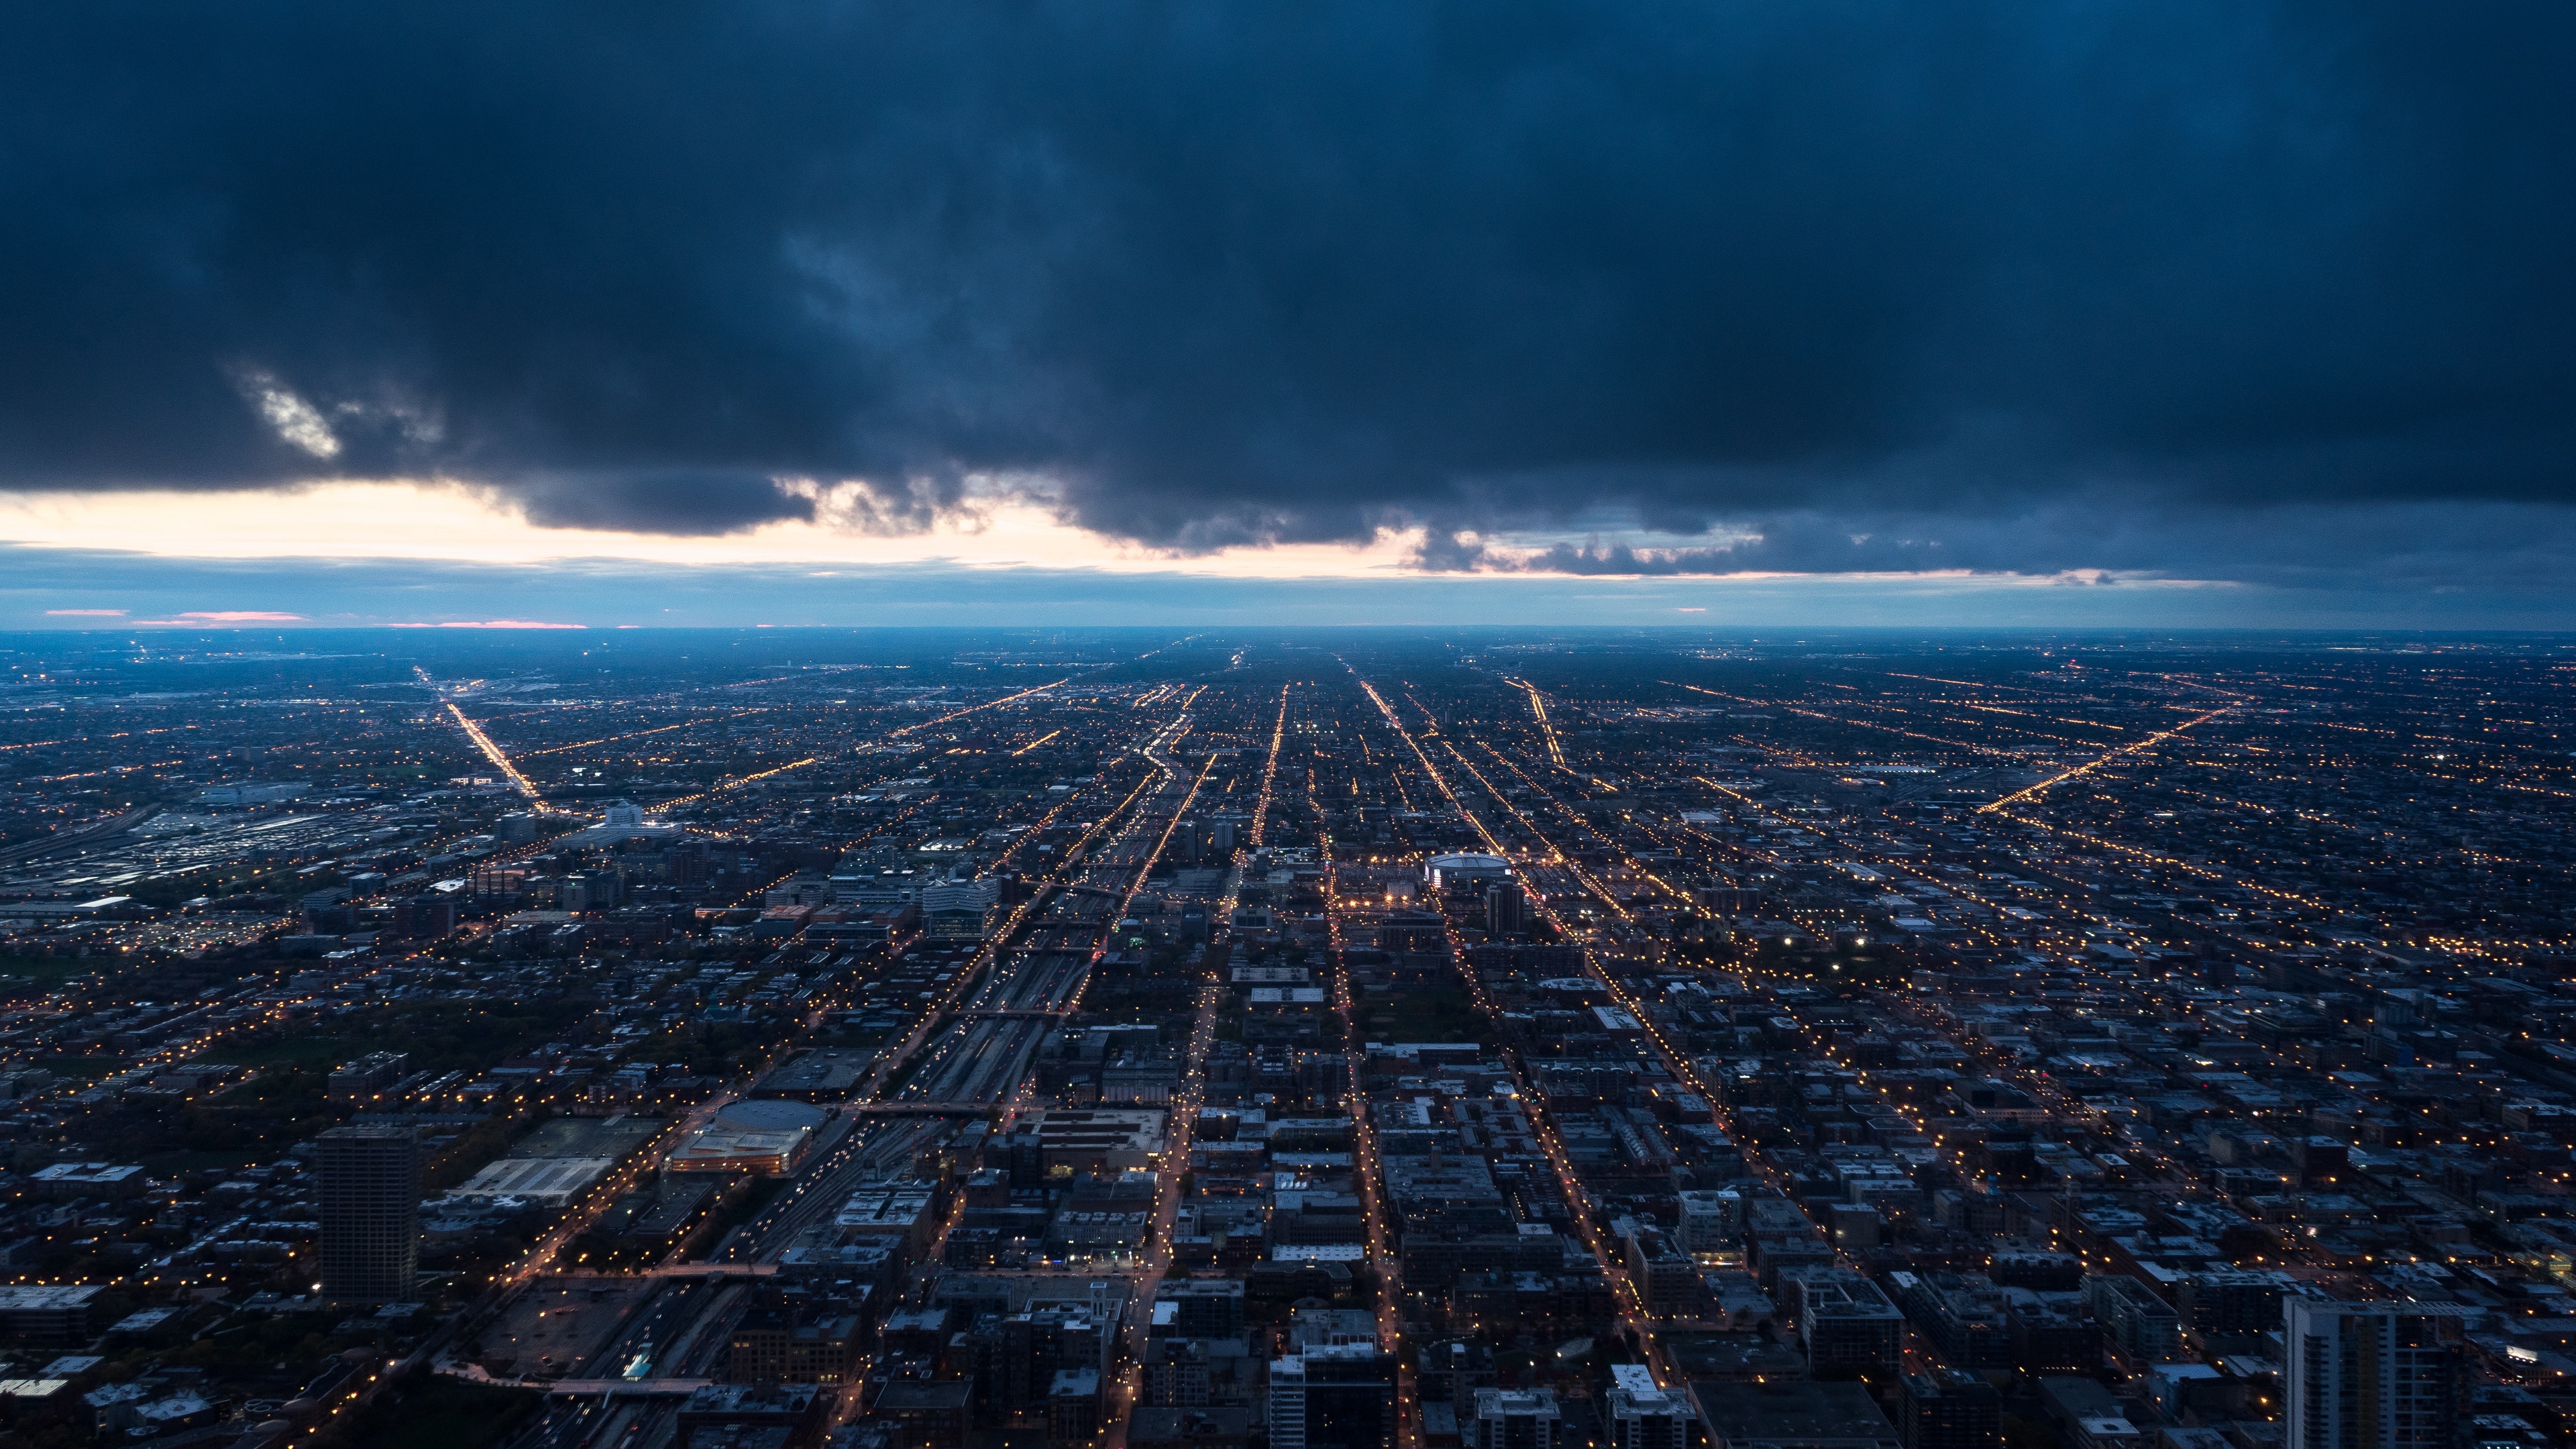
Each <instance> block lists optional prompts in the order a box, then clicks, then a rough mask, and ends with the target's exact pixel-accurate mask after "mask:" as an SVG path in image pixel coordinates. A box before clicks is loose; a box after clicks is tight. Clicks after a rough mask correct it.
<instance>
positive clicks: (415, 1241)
mask: <svg viewBox="0 0 2576 1449" xmlns="http://www.w3.org/2000/svg"><path fill="white" fill-rule="evenodd" d="M317 1145H318V1146H319V1147H320V1148H321V1159H320V1167H321V1174H322V1291H323V1292H324V1293H325V1294H326V1295H328V1296H329V1297H330V1298H331V1299H332V1301H334V1302H340V1303H399V1302H402V1301H404V1300H406V1299H408V1298H410V1297H411V1295H412V1288H413V1282H414V1279H415V1277H416V1276H417V1273H418V1269H419V1266H420V1144H419V1141H418V1139H416V1138H415V1137H414V1136H413V1135H412V1131H411V1129H410V1128H408V1127H394V1126H378V1125H374V1124H369V1123H361V1124H357V1125H353V1126H348V1127H334V1128H332V1129H331V1130H330V1131H328V1132H325V1133H323V1134H322V1135H321V1137H320V1138H318V1139H317Z"/></svg>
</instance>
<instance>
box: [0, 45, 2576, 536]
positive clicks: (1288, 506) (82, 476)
mask: <svg viewBox="0 0 2576 1449" xmlns="http://www.w3.org/2000/svg"><path fill="white" fill-rule="evenodd" d="M2571 66H2576V19H2571V17H2570V15H2569V13H2568V12H2566V11H2565V10H2563V9H2562V8H2559V7H2549V6H2540V5H2531V6H2512V5H2499V6H2482V7H2474V8H2468V7H2422V6H2400V5H2394V4H2386V5H2373V4H2332V5H2297V4H2272V5H2239V4H2215V3H2212V4H2174V3H2165V0H2158V3H2139V4H2128V5H2119V4H2112V5H2099V4H2082V5H2077V4H2064V5H2054V6H2050V5H2036V6H2034V5H2019V4H2000V3H1998V4H1984V5H1981V4H1960V5H1937V6H1922V5H1896V4H1842V5H1799V6H1767V5H1749V4H1747V5H1735V4H1694V5H1687V6H1682V5H1653V4H1646V5H1635V6H1601V5H1587V4H1575V3H1563V4H1549V3H1517V4H1511V3H1507V4H1499V5H1498V4H1482V3H1480V4H1474V5H1465V4H1461V5H1454V6H1453V5H1410V6H1407V5H1387V4H1379V3H1370V4H1346V5H1329V4H1328V5H1318V6H1298V7H1289V8H1285V9H1262V8H1258V7H1254V8H1246V7H1241V6H1222V5H1204V6H1201V5H1174V4H1157V5H1141V4H1140V5H1131V6H1118V5H1105V6H1069V5H1030V6H998V5H951V6H902V7H894V6H887V7H877V6H867V5H830V6H824V5H807V4H787V3H767V4H750V5H740V6H721V7H680V6H645V7H636V6H631V5H607V4H588V5H584V4H566V5H556V6H548V7H529V6H519V5H477V4H470V3H469V4H458V3H443V4H438V5H399V6H393V7H354V8H353V7H339V6H320V5H292V4H276V3H266V4H260V3H254V4H247V5H238V6H225V7H204V6H181V5H130V6H115V7H96V6H91V7H51V8H40V9H31V10H28V11H26V12H24V13H22V14H21V15H20V16H18V17H17V21H16V26H15V30H14V33H13V37H12V43H11V44H10V45H9V46H8V47H6V48H5V49H0V115H5V117H6V125H7V132H8V135H9V137H10V144H9V146H8V148H7V150H6V154H5V157H4V158H0V209H5V212H6V214H7V215H8V216H9V217H10V218H11V220H10V223H9V224H8V225H7V226H6V227H0V311H5V315H6V317H7V319H8V326H7V336H8V338H9V344H10V345H9V346H8V347H6V348H5V349H0V486H5V487H7V488H11V489H18V490H55V489H102V488H135V487H185V488H207V489H232V488H257V487H269V486H277V485H282V484H291V483H295V482H299V481H305V480H312V479H317V478H333V477H361V478H368V477H374V478H382V477H411V478H442V479H448V480H453V481H455V482H458V483H461V484H464V485H466V486H469V487H473V488H476V489H478V490H481V491H482V492H484V493H485V494H486V495H487V496H490V497H493V498H495V499H497V500H499V501H501V502H503V503H505V504H506V505H508V506H511V507H513V508H515V509H517V510H518V511H520V512H522V513H523V514H524V515H525V516H527V517H528V518H529V519H531V520H532V521H534V522H537V523H539V524H544V525H552V526H583V527H608V528H624V529H637V530H645V531H655V532H665V533H720V532H726V531H732V530H739V529H743V528H747V527H753V526H757V525H759V524H761V523H763V522H766V521H770V520H773V519H779V518H803V517H815V516H817V510H818V509H828V510H830V512H829V515H828V516H829V518H830V520H831V521H835V522H840V523H843V524H845V525H847V526H852V527H857V528H861V529H867V530H874V531H893V532H900V531H906V530H917V529H920V528H922V527H926V526H928V525H929V524H931V523H932V522H934V521H936V520H937V519H939V518H940V517H942V516H943V515H944V514H947V513H950V512H953V511H956V510H960V509H967V508H972V507H974V506H975V501H976V498H977V497H978V496H979V494H982V493H989V491H990V490H991V489H992V488H994V487H996V486H1007V487H1012V488H1020V489H1025V490H1034V491H1035V492H1036V494H1037V495H1038V496H1041V497H1043V498H1045V499H1047V500H1049V501H1050V506H1052V507H1054V508H1056V509H1057V510H1058V511H1059V512H1060V513H1061V515H1062V516H1063V517H1064V518H1065V519H1066V521H1068V522H1069V523H1072V524H1075V525H1078V526H1080V527H1082V528H1086V529H1091V530H1095V531H1097V532H1100V533H1102V534H1106V535H1110V536H1113V537H1117V538H1121V539H1128V540H1135V541H1140V542H1143V543H1145V544H1148V545H1152V546H1156V547H1162V548H1168V549H1172V550H1176V551H1200V550H1208V549H1215V548H1223V547H1228V546H1235V545H1244V544H1260V543H1266V542H1284V541H1337V540H1350V541H1357V540H1365V539H1368V538H1370V537H1372V536H1374V535H1375V534H1376V533H1377V531H1378V530H1381V529H1386V528H1420V529H1422V530H1424V542H1423V544H1422V551H1421V559H1422V561H1423V562H1425V563H1427V564H1430V565H1433V566H1436V567H1445V568H1458V569H1475V568H1487V569H1491V568H1510V569H1549V570H1559V571H1573V572H1673V571H1682V572H1704V571H1717V572H1724V571H1733V570H1740V569H1748V568H1750V569H1770V568H1781V569H1791V570H1809V569H1824V570H1832V569H1898V570H1910V569H1924V568H1972V569H1993V570H2009V571H2021V572H2049V573H2054V572H2062V571H2070V570H2085V569H2110V570H2135V571H2139V572H2148V573H2167V574H2185V575H2195V574H2199V575H2214V576H2229V577H2247V578H2254V577H2263V578H2272V579H2282V580H2299V579H2305V578H2310V577H2324V576H2327V575H2335V576H2339V577H2349V576H2350V575H2351V574H2353V573H2354V572H2355V571H2359V572H2361V573H2363V574H2373V573H2377V574H2384V575H2385V576H2387V577H2390V578H2391V579H2394V580H2404V581H2408V582H2410V583H2423V584H2431V585H2434V586H2439V585H2440V584H2442V583H2443V582H2445V581H2446V580H2452V579H2458V578H2464V577H2472V576H2475V577H2482V578H2492V577H2493V575H2494V572H2495V570H2496V569H2497V568H2498V567H2502V568H2504V569H2505V570H2506V571H2507V572H2508V573H2517V574H2519V573H2529V574H2530V575H2532V576H2533V577H2544V576H2547V575H2549V574H2550V573H2552V572H2553V571H2556V570H2559V569H2563V568H2564V566H2565V564H2566V563H2567V561H2568V560H2569V559H2570V558H2571V557H2576V548H2571V547H2570V543H2571V539H2576V529H2571V527H2570V525H2569V522H2568V519H2569V512H2568V509H2567V505H2568V504H2569V503H2570V502H2571V501H2576V475H2572V474H2571V461H2576V439H2571V436H2570V418H2571V417H2576V407H2571V402H2576V396H2572V395H2571V393H2572V392H2576V390H2571V386H2570V384H2571V381H2576V376H2572V374H2576V368H2571V355H2570V348H2571V343H2570V338H2571V337H2576V327H2571V325H2570V324H2571V322H2576V316H2571V311H2576V309H2571V306H2570V283H2569V281H2568V268H2567V265H2566V259H2567V257H2568V256H2570V255H2576V227H2571V205H2576V200H2572V199H2571V192H2570V189H2569V188H2568V187H2567V185H2566V184H2565V179H2566V175H2567V171H2568V161H2569V153H2570V149H2571V148H2570V141H2571V135H2576V102H2571V100H2570V98H2569V92H2568V91H2567V89H2566V87H2565V85H2564V83H2563V81H2564V77H2565V76H2566V75H2567V74H2568V73H2569V71H2570V69H2571ZM996 479H1002V480H1012V481H1010V482H1009V483H1007V484H1003V485H997V484H995V483H994V482H993V481H992V480H996ZM1605 518H1607V519H1611V520H1614V521H1615V522H1616V524H1617V528H1616V529H1614V530H1613V532H1612V534H1610V535H1608V536H1604V537H1599V538H1596V537H1593V536H1591V535H1589V534H1587V533H1586V532H1585V530H1586V529H1587V528H1589V527H1595V526H1597V525H1598V521H1599V520H1602V519H1605ZM1534 536H1535V541H1534ZM1577 538H1579V539H1581V540H1582V541H1581V542H1574V541H1569V540H1573V539H1577ZM1641 549H1642V551H1640V550H1641ZM2499 561H2501V563H2500V562H2499Z"/></svg>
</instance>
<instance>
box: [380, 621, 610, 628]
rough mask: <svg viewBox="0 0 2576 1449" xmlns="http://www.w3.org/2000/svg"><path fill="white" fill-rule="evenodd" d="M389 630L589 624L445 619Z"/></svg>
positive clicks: (558, 626) (406, 624) (405, 624)
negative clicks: (433, 622)
mask: <svg viewBox="0 0 2576 1449" xmlns="http://www.w3.org/2000/svg"><path fill="white" fill-rule="evenodd" d="M385 627H387V628H389V629H587V628H589V627H590V626H589V625H588V624H548V623H542V622H540V621H538V620H535V619H445V620H441V621H440V622H438V623H435V624H415V623H401V624H388V625H386V626H385Z"/></svg>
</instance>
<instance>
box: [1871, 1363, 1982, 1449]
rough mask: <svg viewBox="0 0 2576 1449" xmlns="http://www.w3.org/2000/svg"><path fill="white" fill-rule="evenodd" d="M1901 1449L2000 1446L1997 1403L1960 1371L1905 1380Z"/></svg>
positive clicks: (1971, 1376) (1942, 1371)
mask: <svg viewBox="0 0 2576 1449" xmlns="http://www.w3.org/2000/svg"><path fill="white" fill-rule="evenodd" d="M1904 1382H1905V1403H1904V1409H1903V1417H1902V1419H1901V1420H1900V1421H1899V1423H1898V1424H1897V1429H1898V1431H1899V1432H1900V1433H1902V1434H1903V1435H1904V1436H1905V1449H1994V1446H1995V1445H1998V1444H2000V1443H2002V1442H2003V1399H2002V1396H2001V1395H1999V1394H1997V1393H1996V1392H1995V1386H1994V1385H1992V1384H1990V1383H1987V1382H1986V1381H1985V1380H1984V1379H1981V1378H1979V1377H1977V1376H1976V1375H1975V1374H1972V1373H1968V1372H1966V1371H1964V1370H1961V1369H1946V1368H1944V1369H1934V1370H1932V1371H1931V1372H1929V1373H1919V1374H1907V1375H1906V1376H1905V1381H1904Z"/></svg>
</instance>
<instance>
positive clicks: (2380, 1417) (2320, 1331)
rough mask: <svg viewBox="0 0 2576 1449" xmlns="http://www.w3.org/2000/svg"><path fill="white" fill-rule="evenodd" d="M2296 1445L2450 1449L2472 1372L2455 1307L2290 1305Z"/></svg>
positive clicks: (2286, 1321)
mask: <svg viewBox="0 0 2576 1449" xmlns="http://www.w3.org/2000/svg"><path fill="white" fill-rule="evenodd" d="M2281 1309H2282V1313H2281V1317H2282V1328H2283V1333H2284V1336H2285V1337H2286V1338H2287V1340H2288V1343H2287V1348H2288V1357H2289V1366H2288V1367H2289V1372H2288V1374H2287V1376H2286V1381H2285V1383H2284V1384H2283V1388H2284V1391H2285V1394H2286V1396H2287V1397H2288V1399H2289V1424H2288V1426H2287V1429H2288V1433H2287V1436H2286V1438H2287V1449H2449V1446H2450V1445H2451V1443H2452V1442H2453V1431H2454V1430H2455V1429H2456V1428H2457V1427H2458V1425H2459V1423H2460V1422H2461V1413H2462V1405H2463V1395H2464V1393H2465V1387H2464V1385H2465V1374H2466V1366H2465V1361H2464V1358H2463V1354H2462V1348H2461V1335H2460V1319H2459V1315H2460V1314H2461V1312H2462V1311H2463V1310H2461V1309H2460V1308H2459V1307H2458V1306H2457V1305H2453V1304H2428V1303H2338V1302H2334V1301H2331V1300H2327V1299H2314V1298H2289V1299H2284V1300H2283V1301H2282V1304H2281Z"/></svg>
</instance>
